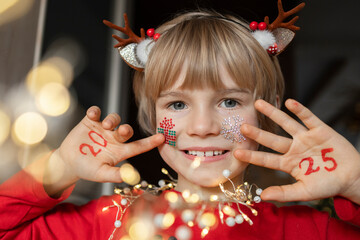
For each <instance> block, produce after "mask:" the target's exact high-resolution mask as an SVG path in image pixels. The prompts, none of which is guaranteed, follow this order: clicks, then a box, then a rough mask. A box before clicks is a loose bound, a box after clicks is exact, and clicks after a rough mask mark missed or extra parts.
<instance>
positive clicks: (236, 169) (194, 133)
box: [156, 69, 258, 187]
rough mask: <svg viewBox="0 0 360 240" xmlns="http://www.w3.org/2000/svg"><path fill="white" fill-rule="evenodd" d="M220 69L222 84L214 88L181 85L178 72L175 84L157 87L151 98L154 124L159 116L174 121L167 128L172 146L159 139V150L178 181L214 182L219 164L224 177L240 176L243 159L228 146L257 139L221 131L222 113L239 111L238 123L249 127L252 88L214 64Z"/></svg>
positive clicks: (252, 145)
mask: <svg viewBox="0 0 360 240" xmlns="http://www.w3.org/2000/svg"><path fill="white" fill-rule="evenodd" d="M220 74H221V80H222V82H223V83H224V85H225V87H224V89H218V90H213V89H211V88H203V89H196V90H191V89H186V90H182V89H180V86H181V85H182V82H183V78H184V77H183V74H180V77H179V79H178V80H177V81H176V83H175V85H174V86H173V87H172V88H171V89H168V90H165V91H163V92H161V94H160V97H159V98H158V99H157V101H156V122H157V128H158V127H160V122H162V121H163V120H164V118H165V117H166V119H172V123H173V124H175V126H174V127H173V128H172V129H171V130H174V131H176V145H175V147H174V146H170V145H168V144H163V145H162V146H160V147H159V152H160V154H161V156H162V158H163V159H164V161H165V162H166V163H167V164H168V165H169V166H170V167H171V168H172V169H174V170H175V171H176V172H177V173H178V179H179V181H180V180H186V181H188V182H190V183H192V184H196V185H199V186H203V187H214V186H217V185H218V184H219V183H220V182H224V180H225V178H224V177H223V176H222V172H223V170H224V169H228V170H230V171H231V175H230V178H234V177H238V176H240V177H241V176H242V174H243V172H244V170H245V168H246V166H247V164H246V163H243V162H240V161H238V160H236V159H235V158H234V156H233V151H234V150H235V149H236V148H242V149H251V150H256V149H257V144H256V143H255V142H254V141H252V140H250V139H246V140H245V141H242V142H231V141H230V140H227V139H225V138H224V135H222V134H221V127H222V122H224V119H225V118H226V119H228V118H229V117H231V119H232V116H237V115H239V117H240V118H243V119H244V121H243V122H244V123H249V124H252V125H255V126H257V125H258V121H257V116H256V111H255V109H254V99H253V93H252V92H250V91H249V90H247V89H242V88H241V87H239V86H238V85H237V84H236V83H235V82H234V81H233V79H232V78H231V77H230V76H229V74H228V73H227V71H226V70H225V69H220ZM190 151H191V152H190ZM214 151H216V152H215V153H214ZM204 152H205V156H204ZM215 154H216V155H215ZM202 155H203V156H202ZM199 156H200V157H199ZM196 157H199V158H196ZM199 160H200V161H199ZM199 164H200V165H199Z"/></svg>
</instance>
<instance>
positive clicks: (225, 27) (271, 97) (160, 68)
mask: <svg viewBox="0 0 360 240" xmlns="http://www.w3.org/2000/svg"><path fill="white" fill-rule="evenodd" d="M247 26H248V24H247V23H246V22H244V21H242V20H239V19H237V18H234V17H232V16H223V15H220V14H219V13H215V12H205V11H197V12H189V13H185V14H182V15H179V16H177V17H175V18H174V19H173V20H171V21H169V22H167V23H165V24H163V25H161V26H160V27H159V28H158V29H157V30H156V32H158V33H160V34H161V37H160V38H159V39H158V40H157V42H156V44H155V46H154V47H153V49H152V51H151V53H150V55H149V60H148V62H147V64H146V67H145V71H144V72H143V73H140V72H137V73H135V76H134V84H133V87H134V92H135V98H136V101H137V104H138V107H139V113H138V120H139V124H140V126H141V127H142V129H143V130H144V131H145V132H147V133H150V134H153V133H155V127H156V123H155V103H156V99H157V98H158V97H159V95H160V93H161V91H163V90H166V89H169V88H170V87H172V86H173V85H174V83H175V81H176V80H177V78H178V76H179V74H180V72H181V70H182V68H183V66H184V63H185V62H186V67H187V71H186V76H185V81H184V83H183V85H182V86H181V87H182V88H183V89H186V88H192V89H197V88H202V87H205V86H206V87H211V88H213V89H218V88H222V87H223V83H222V81H221V79H220V76H219V68H220V65H221V64H222V65H223V66H224V67H225V69H226V70H227V71H228V73H229V74H230V76H231V77H232V78H233V80H234V81H235V82H236V83H237V84H238V85H239V86H240V87H242V88H247V89H249V90H251V91H252V92H253V93H254V98H255V99H259V98H261V99H264V100H266V101H268V102H270V103H272V104H276V102H277V101H276V99H277V97H279V100H280V102H281V98H282V96H283V91H284V80H283V75H282V73H281V70H280V66H279V64H278V61H277V58H276V57H270V56H269V54H268V53H267V52H266V51H265V50H264V49H263V48H262V47H261V46H260V44H259V43H258V42H257V41H256V40H255V39H254V38H253V37H252V35H251V33H250V30H249V29H248V27H247ZM258 119H259V124H260V126H261V127H262V128H263V129H265V130H269V131H274V124H273V123H272V122H271V121H270V120H269V119H266V118H265V117H264V116H262V115H260V114H258Z"/></svg>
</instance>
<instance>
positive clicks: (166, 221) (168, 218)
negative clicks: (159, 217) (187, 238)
mask: <svg viewBox="0 0 360 240" xmlns="http://www.w3.org/2000/svg"><path fill="white" fill-rule="evenodd" d="M174 222H175V217H174V214H172V213H166V214H165V215H164V218H163V222H162V225H163V228H169V227H171V225H173V223H174Z"/></svg>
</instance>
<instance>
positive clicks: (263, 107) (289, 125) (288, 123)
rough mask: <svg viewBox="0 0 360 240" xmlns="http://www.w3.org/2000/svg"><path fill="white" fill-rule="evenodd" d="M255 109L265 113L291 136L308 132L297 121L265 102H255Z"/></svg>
mask: <svg viewBox="0 0 360 240" xmlns="http://www.w3.org/2000/svg"><path fill="white" fill-rule="evenodd" d="M255 108H256V109H257V110H258V111H259V112H261V113H263V114H264V115H265V116H267V117H269V118H270V119H271V120H273V121H274V122H275V123H277V124H278V125H279V126H280V127H281V128H282V129H284V130H285V131H286V132H287V133H289V134H290V135H291V136H294V135H296V134H297V133H300V132H304V131H307V129H306V128H305V127H304V126H303V125H301V124H300V123H298V122H297V121H296V120H294V119H293V118H291V117H290V116H289V115H287V114H286V113H284V112H283V111H281V110H280V109H277V108H276V107H274V106H273V105H271V104H269V103H267V102H265V101H264V100H261V99H260V100H257V101H256V102H255Z"/></svg>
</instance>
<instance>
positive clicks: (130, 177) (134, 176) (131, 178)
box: [120, 163, 140, 185]
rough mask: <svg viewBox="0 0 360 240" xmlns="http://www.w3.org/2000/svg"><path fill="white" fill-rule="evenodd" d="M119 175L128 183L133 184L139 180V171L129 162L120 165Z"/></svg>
mask: <svg viewBox="0 0 360 240" xmlns="http://www.w3.org/2000/svg"><path fill="white" fill-rule="evenodd" d="M120 176H121V178H122V180H123V181H124V182H126V183H127V184H129V185H135V184H137V183H139V182H140V174H139V172H138V171H137V170H136V169H135V168H134V167H133V166H132V165H131V164H129V163H124V164H123V165H121V167H120Z"/></svg>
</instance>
